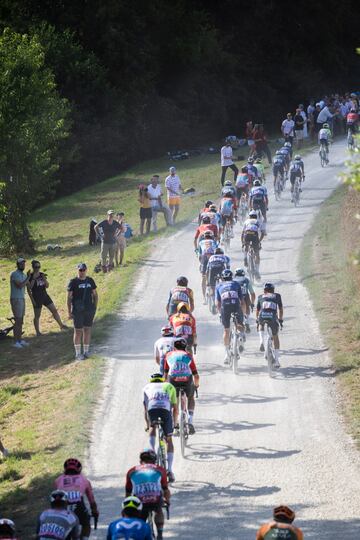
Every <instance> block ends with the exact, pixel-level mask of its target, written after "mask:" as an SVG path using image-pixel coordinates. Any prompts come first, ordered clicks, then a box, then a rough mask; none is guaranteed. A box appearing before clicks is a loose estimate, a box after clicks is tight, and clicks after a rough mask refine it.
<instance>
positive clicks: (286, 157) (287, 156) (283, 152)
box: [279, 146, 290, 175]
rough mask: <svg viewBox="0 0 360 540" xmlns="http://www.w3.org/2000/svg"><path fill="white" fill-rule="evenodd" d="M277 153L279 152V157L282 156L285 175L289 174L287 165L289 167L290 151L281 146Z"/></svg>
mask: <svg viewBox="0 0 360 540" xmlns="http://www.w3.org/2000/svg"><path fill="white" fill-rule="evenodd" d="M279 152H280V155H281V156H283V159H284V169H285V174H286V175H287V173H288V172H289V165H290V149H289V147H288V146H282V147H281V148H280V150H279Z"/></svg>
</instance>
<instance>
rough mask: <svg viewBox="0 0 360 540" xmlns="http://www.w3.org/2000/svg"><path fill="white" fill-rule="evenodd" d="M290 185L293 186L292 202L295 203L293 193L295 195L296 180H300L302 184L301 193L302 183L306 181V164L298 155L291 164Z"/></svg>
mask: <svg viewBox="0 0 360 540" xmlns="http://www.w3.org/2000/svg"><path fill="white" fill-rule="evenodd" d="M289 172H290V184H291V202H294V199H293V193H294V186H295V181H296V178H299V182H300V191H302V190H301V182H303V181H304V180H305V174H304V162H303V160H302V159H301V156H299V155H298V154H297V155H296V156H295V159H294V160H293V161H292V162H291V163H290V168H289Z"/></svg>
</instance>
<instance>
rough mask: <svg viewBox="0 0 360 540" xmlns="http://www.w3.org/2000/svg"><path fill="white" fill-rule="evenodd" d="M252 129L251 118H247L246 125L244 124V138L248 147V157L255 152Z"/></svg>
mask: <svg viewBox="0 0 360 540" xmlns="http://www.w3.org/2000/svg"><path fill="white" fill-rule="evenodd" d="M253 130H254V126H253V123H252V120H249V122H246V126H245V139H246V140H247V143H248V147H249V149H250V154H249V157H251V156H252V155H253V154H254V152H255V144H254V139H253Z"/></svg>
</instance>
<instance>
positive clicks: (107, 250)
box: [94, 210, 121, 272]
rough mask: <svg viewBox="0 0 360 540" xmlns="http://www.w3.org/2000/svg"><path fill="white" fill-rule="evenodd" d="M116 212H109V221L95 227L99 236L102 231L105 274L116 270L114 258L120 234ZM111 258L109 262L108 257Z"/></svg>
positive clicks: (106, 220)
mask: <svg viewBox="0 0 360 540" xmlns="http://www.w3.org/2000/svg"><path fill="white" fill-rule="evenodd" d="M114 214H115V212H114V210H108V212H107V219H104V220H103V221H101V222H100V223H97V224H96V225H95V227H94V231H95V232H96V233H97V234H98V233H99V229H101V231H102V234H101V251H100V256H101V267H102V271H103V272H107V271H108V270H112V269H113V268H114V256H115V248H116V237H117V235H118V234H119V232H120V228H121V227H120V225H119V223H118V222H117V221H115V220H114ZM99 234H100V233H99ZM108 256H109V262H107V257H108Z"/></svg>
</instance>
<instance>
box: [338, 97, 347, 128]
mask: <svg viewBox="0 0 360 540" xmlns="http://www.w3.org/2000/svg"><path fill="white" fill-rule="evenodd" d="M339 109H340V115H341V119H342V131H343V133H346V117H347V115H348V112H349V109H348V107H347V105H346V100H345V98H343V99H342V100H341V103H340V107H339Z"/></svg>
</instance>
